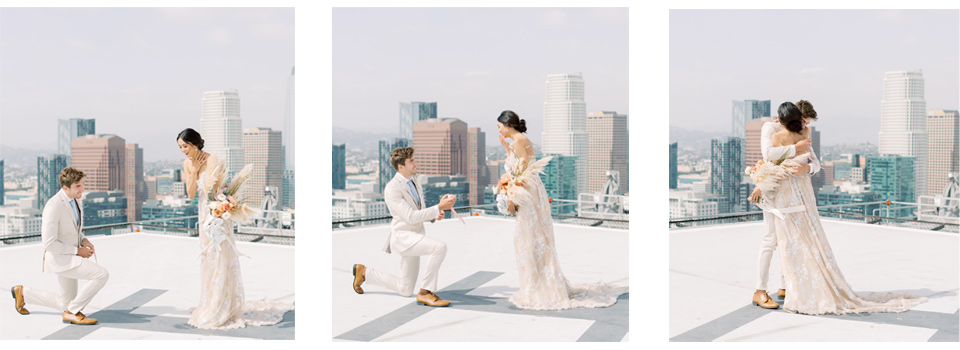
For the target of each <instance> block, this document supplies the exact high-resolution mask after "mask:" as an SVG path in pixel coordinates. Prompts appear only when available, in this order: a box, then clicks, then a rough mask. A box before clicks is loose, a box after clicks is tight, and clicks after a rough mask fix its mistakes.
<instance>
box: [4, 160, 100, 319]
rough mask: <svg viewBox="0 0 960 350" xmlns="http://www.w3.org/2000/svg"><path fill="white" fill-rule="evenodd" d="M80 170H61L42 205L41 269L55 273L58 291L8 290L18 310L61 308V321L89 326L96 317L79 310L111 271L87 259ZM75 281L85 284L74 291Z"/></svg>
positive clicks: (88, 249)
mask: <svg viewBox="0 0 960 350" xmlns="http://www.w3.org/2000/svg"><path fill="white" fill-rule="evenodd" d="M84 176H86V175H85V174H84V173H83V172H81V171H79V170H77V169H75V168H73V167H67V168H65V169H63V171H61V172H60V186H61V187H62V188H61V190H60V191H59V192H57V194H56V195H55V196H53V198H50V201H48V202H47V205H46V206H45V207H44V208H43V224H42V225H43V226H42V227H41V229H40V236H41V237H42V240H43V260H42V271H43V272H45V273H55V274H57V278H58V279H59V282H60V293H58V294H55V293H50V292H44V291H40V290H36V289H33V288H30V287H24V286H19V285H18V286H14V287H13V288H12V290H11V292H12V293H13V298H14V300H15V306H16V308H17V312H19V313H20V314H21V315H27V314H30V311H27V309H25V308H24V306H25V305H26V304H38V305H43V306H46V307H49V308H51V309H56V310H62V311H63V322H64V323H67V322H70V323H73V324H79V325H90V324H95V323H97V320H96V319H93V318H89V317H86V316H85V315H84V314H83V313H82V312H81V311H83V308H84V307H86V306H87V304H89V303H90V300H92V299H93V296H94V295H96V294H97V292H99V291H100V288H103V285H104V284H106V283H107V278H109V277H110V273H108V272H107V269H105V268H103V267H102V266H100V265H99V264H97V263H95V262H93V261H91V260H88V259H87V258H89V257H90V256H92V255H93V254H94V248H93V244H92V243H90V241H89V240H87V238H86V237H84V235H83V232H81V229H82V228H83V212H82V211H81V208H82V207H83V206H82V205H81V203H80V202H79V201H78V199H80V196H81V195H82V194H83V178H84ZM77 280H87V283H86V284H84V285H83V288H80V290H79V293H78V292H77Z"/></svg>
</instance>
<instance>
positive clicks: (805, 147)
mask: <svg viewBox="0 0 960 350" xmlns="http://www.w3.org/2000/svg"><path fill="white" fill-rule="evenodd" d="M811 142H813V140H812V139H810V138H805V139H803V140H800V142H797V146H796V148H797V155H801V154H804V153H807V152H809V151H810V143H811Z"/></svg>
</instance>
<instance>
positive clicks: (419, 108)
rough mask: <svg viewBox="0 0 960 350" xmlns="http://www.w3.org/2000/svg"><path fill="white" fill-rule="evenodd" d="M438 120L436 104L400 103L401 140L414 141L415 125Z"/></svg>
mask: <svg viewBox="0 0 960 350" xmlns="http://www.w3.org/2000/svg"><path fill="white" fill-rule="evenodd" d="M428 119H437V103H436V102H410V103H403V102H400V138H404V139H409V140H413V125H414V124H416V123H419V122H422V121H424V120H428Z"/></svg>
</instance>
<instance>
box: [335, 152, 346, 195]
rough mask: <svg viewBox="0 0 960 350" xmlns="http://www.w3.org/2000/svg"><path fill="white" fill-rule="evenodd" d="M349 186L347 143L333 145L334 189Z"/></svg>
mask: <svg viewBox="0 0 960 350" xmlns="http://www.w3.org/2000/svg"><path fill="white" fill-rule="evenodd" d="M346 188H347V144H342V145H333V189H335V190H343V189H346Z"/></svg>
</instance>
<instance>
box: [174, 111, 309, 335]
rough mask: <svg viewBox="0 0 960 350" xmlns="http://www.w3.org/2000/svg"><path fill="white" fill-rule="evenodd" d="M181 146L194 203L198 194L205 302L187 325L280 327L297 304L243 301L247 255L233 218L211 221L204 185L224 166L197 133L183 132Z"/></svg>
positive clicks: (196, 309) (212, 179)
mask: <svg viewBox="0 0 960 350" xmlns="http://www.w3.org/2000/svg"><path fill="white" fill-rule="evenodd" d="M177 143H178V145H179V146H180V151H181V152H183V153H184V154H185V155H186V156H187V159H186V160H184V162H183V165H184V171H183V173H184V176H185V177H186V179H184V180H185V183H186V184H187V196H188V197H190V198H191V199H193V198H194V196H195V195H197V194H199V196H198V201H199V210H198V214H199V231H200V235H199V236H200V303H199V304H198V305H197V307H196V308H194V309H193V312H192V314H191V316H190V320H189V321H188V323H189V324H190V325H191V326H194V327H197V328H202V329H233V328H243V327H245V326H263V325H274V324H277V323H279V322H280V321H281V320H282V319H283V315H284V313H286V312H287V311H289V310H292V309H293V305H290V304H287V303H282V302H276V301H271V300H267V299H263V300H256V301H246V302H245V301H244V290H243V278H242V277H241V275H240V262H239V256H240V255H242V254H241V253H240V252H239V251H238V250H237V245H236V241H235V237H234V235H233V221H232V220H230V219H229V218H228V217H225V219H223V220H222V222H220V221H216V220H214V219H215V218H210V216H211V215H210V210H208V207H207V206H208V197H209V194H208V193H206V187H207V186H204V184H205V183H207V182H209V181H216V179H214V178H213V177H215V175H212V174H211V173H212V172H213V170H214V168H215V167H216V165H217V164H220V163H218V161H217V157H216V156H214V155H210V154H209V153H207V152H204V151H202V149H203V139H202V138H201V137H200V134H199V133H197V132H196V131H194V130H193V129H189V128H188V129H185V130H183V131H182V132H180V134H179V135H178V136H177ZM208 165H209V166H208ZM208 219H210V220H211V221H210V223H208V222H207V221H208Z"/></svg>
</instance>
